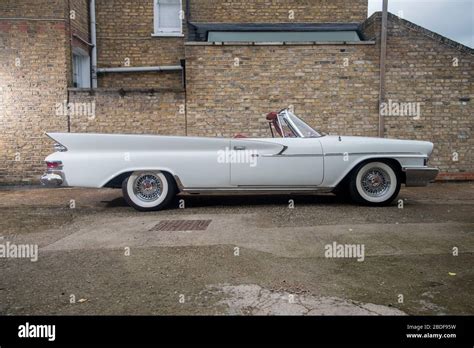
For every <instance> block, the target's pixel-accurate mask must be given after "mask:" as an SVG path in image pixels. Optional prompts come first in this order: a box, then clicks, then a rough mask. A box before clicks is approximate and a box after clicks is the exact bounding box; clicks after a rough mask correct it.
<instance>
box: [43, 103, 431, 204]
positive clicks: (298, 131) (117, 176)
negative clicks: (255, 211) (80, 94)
mask: <svg viewBox="0 0 474 348" xmlns="http://www.w3.org/2000/svg"><path fill="white" fill-rule="evenodd" d="M266 119H267V121H268V124H269V135H270V134H271V137H268V138H247V137H245V136H243V135H240V134H239V135H237V136H235V137H234V138H207V137H191V136H189V137H187V136H160V135H123V134H89V133H86V134H76V133H48V136H49V137H50V138H52V139H53V140H54V141H55V142H56V144H55V148H56V150H57V151H56V152H54V153H53V154H51V155H49V156H48V157H47V158H46V165H47V172H46V173H45V174H44V175H43V176H42V178H41V182H42V183H43V184H44V185H49V186H76V187H95V188H100V187H112V188H121V189H122V191H123V196H124V198H125V200H126V201H127V203H128V204H129V205H130V206H132V207H134V208H136V209H138V210H141V211H148V210H159V209H162V208H164V207H166V206H167V205H168V204H169V203H170V202H171V201H172V200H173V198H174V197H175V196H176V195H177V194H178V193H183V194H184V193H188V194H208V193H222V194H224V193H225V194H232V193H242V192H244V193H256V192H258V193H263V192H264V193H288V194H291V193H301V192H306V193H313V192H335V193H341V194H346V195H348V196H349V197H351V198H352V199H353V200H354V201H355V202H358V203H361V204H366V205H374V206H376V205H388V204H390V203H391V202H392V201H393V200H394V199H395V198H396V197H397V195H398V193H399V190H400V186H401V184H405V185H406V186H426V185H427V184H428V182H430V181H432V180H434V179H435V177H436V175H437V174H438V169H436V168H430V167H428V165H427V163H428V159H429V157H430V155H431V152H432V151H433V144H432V143H431V142H426V141H412V140H396V139H385V138H368V137H355V136H329V135H323V134H320V133H319V132H317V131H316V130H314V129H313V128H311V127H310V126H309V125H308V124H306V123H305V122H304V121H303V120H302V119H300V118H298V117H297V116H296V115H295V114H294V113H293V112H292V111H291V110H290V109H288V108H286V109H283V110H280V111H279V112H271V113H269V114H268V115H267V117H266Z"/></svg>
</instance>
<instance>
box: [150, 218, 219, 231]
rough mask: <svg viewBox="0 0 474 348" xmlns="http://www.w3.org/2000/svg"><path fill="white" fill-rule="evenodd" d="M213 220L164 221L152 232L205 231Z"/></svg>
mask: <svg viewBox="0 0 474 348" xmlns="http://www.w3.org/2000/svg"><path fill="white" fill-rule="evenodd" d="M211 221H212V220H164V221H160V222H159V223H158V224H157V225H156V226H155V227H153V228H152V229H151V230H150V231H205V230H206V229H207V227H208V226H209V224H210V223H211Z"/></svg>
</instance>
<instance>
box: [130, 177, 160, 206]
mask: <svg viewBox="0 0 474 348" xmlns="http://www.w3.org/2000/svg"><path fill="white" fill-rule="evenodd" d="M162 187H163V183H162V181H161V179H160V178H159V177H158V176H156V175H154V174H143V175H140V176H139V177H138V178H136V179H135V182H134V183H133V193H134V194H135V196H137V197H138V198H139V199H140V200H142V201H144V202H153V201H156V200H157V199H158V198H160V196H161V189H162Z"/></svg>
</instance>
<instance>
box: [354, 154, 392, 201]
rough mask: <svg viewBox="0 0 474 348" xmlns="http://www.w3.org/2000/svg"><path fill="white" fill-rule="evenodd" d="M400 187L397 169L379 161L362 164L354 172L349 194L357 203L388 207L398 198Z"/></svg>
mask: <svg viewBox="0 0 474 348" xmlns="http://www.w3.org/2000/svg"><path fill="white" fill-rule="evenodd" d="M400 186H401V181H400V176H399V175H398V170H397V168H396V167H395V166H393V165H392V164H389V163H385V162H378V161H377V162H369V163H364V164H361V165H359V166H358V167H357V168H356V169H355V170H354V171H353V173H352V176H351V180H350V183H349V192H350V194H351V197H352V199H353V200H354V201H356V202H359V203H362V204H367V205H388V204H390V203H391V202H392V201H393V200H394V199H395V198H396V197H397V196H398V193H399V192H400Z"/></svg>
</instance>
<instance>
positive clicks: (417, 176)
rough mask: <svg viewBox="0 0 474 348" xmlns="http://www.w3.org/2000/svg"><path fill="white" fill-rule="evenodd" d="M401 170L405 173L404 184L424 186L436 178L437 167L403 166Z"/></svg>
mask: <svg viewBox="0 0 474 348" xmlns="http://www.w3.org/2000/svg"><path fill="white" fill-rule="evenodd" d="M402 170H403V171H404V172H405V174H406V182H405V185H406V186H409V187H416V186H426V185H428V183H429V182H432V181H434V180H435V179H436V176H437V175H438V173H439V169H438V168H429V167H405V168H402Z"/></svg>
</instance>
